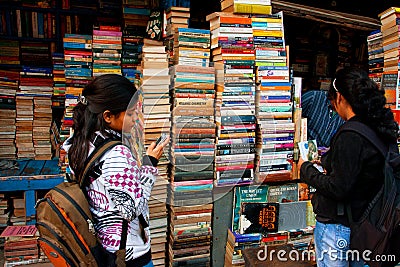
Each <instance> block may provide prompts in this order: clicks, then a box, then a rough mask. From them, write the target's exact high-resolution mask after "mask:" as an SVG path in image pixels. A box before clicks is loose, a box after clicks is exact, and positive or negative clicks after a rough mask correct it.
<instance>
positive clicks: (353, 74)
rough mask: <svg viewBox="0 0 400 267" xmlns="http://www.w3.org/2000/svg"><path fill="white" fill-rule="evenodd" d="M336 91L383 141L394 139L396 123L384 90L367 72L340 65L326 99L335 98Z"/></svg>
mask: <svg viewBox="0 0 400 267" xmlns="http://www.w3.org/2000/svg"><path fill="white" fill-rule="evenodd" d="M336 90H337V91H338V92H339V93H340V94H341V95H342V96H343V97H344V98H345V99H346V100H347V102H348V103H349V104H350V106H351V107H352V109H353V112H354V113H355V114H356V116H358V117H359V118H360V120H361V122H363V123H365V124H366V125H368V126H369V127H371V128H372V129H373V130H374V131H375V132H376V133H377V134H378V135H379V137H380V138H381V139H382V140H383V141H385V142H386V143H391V142H395V141H396V140H397V138H398V130H399V127H398V124H397V122H396V121H395V120H394V117H393V113H392V112H391V110H390V109H389V108H387V107H386V98H385V95H384V94H385V92H384V90H380V89H379V86H378V85H377V84H376V83H375V82H374V81H372V80H371V79H370V78H369V77H368V74H367V72H365V71H364V70H362V69H358V68H344V69H340V70H338V71H337V72H336V75H335V79H334V80H333V83H332V86H331V87H330V89H329V92H328V96H329V97H328V98H329V99H336V97H337V94H336Z"/></svg>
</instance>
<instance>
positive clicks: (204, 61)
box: [174, 28, 210, 67]
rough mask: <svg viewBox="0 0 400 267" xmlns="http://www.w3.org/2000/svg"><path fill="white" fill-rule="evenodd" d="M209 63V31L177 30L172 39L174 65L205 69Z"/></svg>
mask: <svg viewBox="0 0 400 267" xmlns="http://www.w3.org/2000/svg"><path fill="white" fill-rule="evenodd" d="M209 63H210V31H209V30H200V29H192V28H178V29H177V30H176V32H175V37H174V64H175V65H185V66H200V67H207V66H208V65H209Z"/></svg>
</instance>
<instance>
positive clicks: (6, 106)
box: [0, 70, 19, 159]
mask: <svg viewBox="0 0 400 267" xmlns="http://www.w3.org/2000/svg"><path fill="white" fill-rule="evenodd" d="M18 84H19V72H18V71H5V70H1V71H0V158H2V159H4V158H6V159H15V158H16V152H17V150H16V147H15V134H16V126H15V118H16V110H15V109H16V106H15V95H16V92H17V89H18Z"/></svg>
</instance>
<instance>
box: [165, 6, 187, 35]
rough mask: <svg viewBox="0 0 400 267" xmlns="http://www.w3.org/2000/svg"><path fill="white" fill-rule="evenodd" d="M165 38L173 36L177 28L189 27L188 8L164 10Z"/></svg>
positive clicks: (175, 7)
mask: <svg viewBox="0 0 400 267" xmlns="http://www.w3.org/2000/svg"><path fill="white" fill-rule="evenodd" d="M166 17H167V27H166V32H167V36H171V35H174V34H175V32H176V30H177V29H178V28H187V27H188V25H189V18H190V8H188V7H177V6H171V7H170V8H168V9H167V10H166Z"/></svg>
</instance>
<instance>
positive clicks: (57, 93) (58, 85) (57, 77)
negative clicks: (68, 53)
mask: <svg viewBox="0 0 400 267" xmlns="http://www.w3.org/2000/svg"><path fill="white" fill-rule="evenodd" d="M52 58H53V81H54V84H53V98H52V106H53V107H56V108H63V109H64V108H65V73H64V54H62V53H53V55H52Z"/></svg>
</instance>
